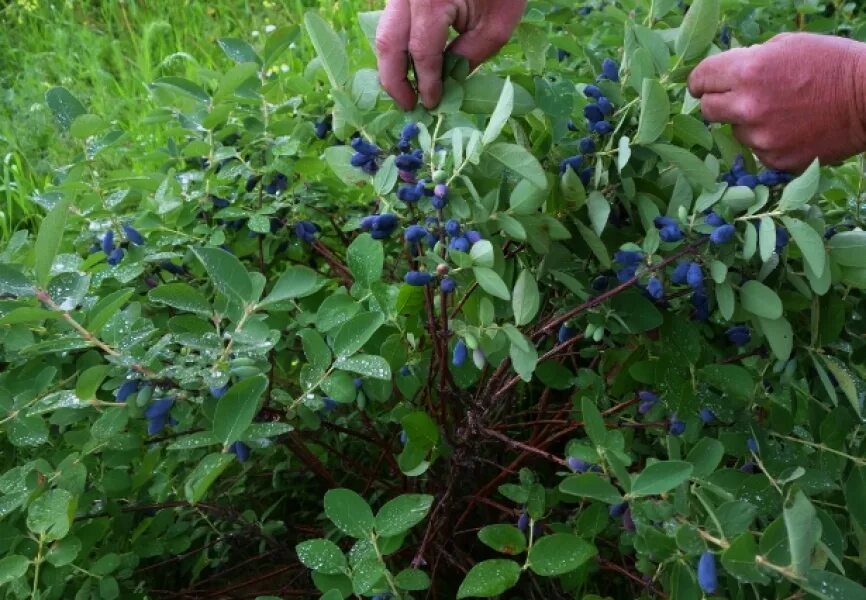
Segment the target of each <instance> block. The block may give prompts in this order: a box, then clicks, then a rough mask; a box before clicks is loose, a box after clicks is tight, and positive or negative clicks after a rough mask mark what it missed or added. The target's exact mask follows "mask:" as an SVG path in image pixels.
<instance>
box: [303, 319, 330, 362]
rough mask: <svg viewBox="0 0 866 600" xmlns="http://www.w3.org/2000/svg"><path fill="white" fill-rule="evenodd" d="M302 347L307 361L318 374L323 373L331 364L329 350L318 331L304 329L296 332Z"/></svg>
mask: <svg viewBox="0 0 866 600" xmlns="http://www.w3.org/2000/svg"><path fill="white" fill-rule="evenodd" d="M298 337H300V338H301V343H302V344H303V346H304V354H305V355H306V357H307V361H308V362H309V363H310V365H312V367H313V368H314V369H315V370H316V371H318V372H319V373H324V372H325V371H326V370H327V369H328V366H330V364H331V350H330V348H328V345H327V344H326V343H325V340H324V339H322V336H321V335H320V334H319V332H318V331H316V330H314V329H304V330H302V331H300V332H298Z"/></svg>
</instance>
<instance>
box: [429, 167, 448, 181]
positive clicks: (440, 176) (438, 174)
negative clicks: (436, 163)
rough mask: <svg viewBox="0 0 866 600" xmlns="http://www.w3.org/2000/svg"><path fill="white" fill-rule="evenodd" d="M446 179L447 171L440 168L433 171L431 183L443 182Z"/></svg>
mask: <svg viewBox="0 0 866 600" xmlns="http://www.w3.org/2000/svg"><path fill="white" fill-rule="evenodd" d="M446 181H448V173H446V172H445V171H443V170H442V169H439V170H438V171H433V183H445V182H446Z"/></svg>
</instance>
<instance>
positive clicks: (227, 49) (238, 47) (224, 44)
mask: <svg viewBox="0 0 866 600" xmlns="http://www.w3.org/2000/svg"><path fill="white" fill-rule="evenodd" d="M217 44H219V47H220V48H222V51H223V52H224V53H225V55H226V56H228V57H229V58H230V59H231V60H233V61H235V62H236V63H256V64H258V65H261V64H262V59H261V58H259V55H258V54H256V51H255V50H253V47H252V46H250V45H249V44H248V43H246V42H245V41H243V40H241V39H238V38H219V39H218V40H217Z"/></svg>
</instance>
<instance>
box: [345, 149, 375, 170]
mask: <svg viewBox="0 0 866 600" xmlns="http://www.w3.org/2000/svg"><path fill="white" fill-rule="evenodd" d="M373 160H375V159H374V158H373V157H371V156H370V155H369V154H364V153H363V152H355V153H354V154H353V155H352V158H350V159H349V164H351V165H352V166H353V167H363V166H364V165H366V164H367V163H369V162H371V161H373Z"/></svg>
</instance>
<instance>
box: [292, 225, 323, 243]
mask: <svg viewBox="0 0 866 600" xmlns="http://www.w3.org/2000/svg"><path fill="white" fill-rule="evenodd" d="M318 230H319V227H318V225H316V224H315V223H311V222H310V221H298V222H297V223H295V235H296V236H298V237H299V238H300V239H302V240H303V241H305V242H307V243H308V244H312V243H313V242H315V241H316V232H317V231H318Z"/></svg>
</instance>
